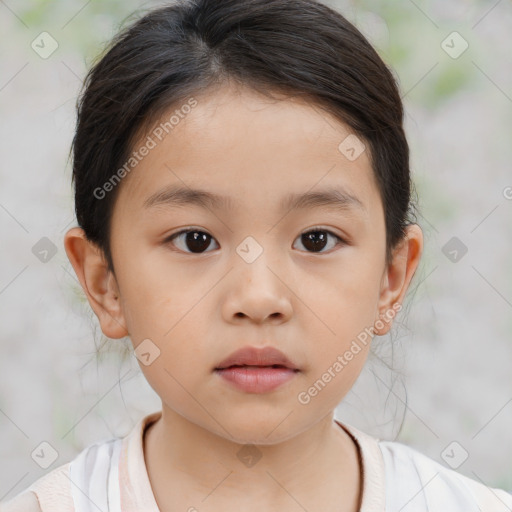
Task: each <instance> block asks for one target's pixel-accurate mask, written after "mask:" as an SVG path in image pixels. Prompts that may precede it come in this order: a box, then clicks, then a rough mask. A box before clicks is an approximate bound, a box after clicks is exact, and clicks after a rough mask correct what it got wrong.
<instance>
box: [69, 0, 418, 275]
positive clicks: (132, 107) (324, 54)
mask: <svg viewBox="0 0 512 512" xmlns="http://www.w3.org/2000/svg"><path fill="white" fill-rule="evenodd" d="M228 82H234V83H237V84H240V85H242V86H245V87H249V88H252V89H253V90H256V91H258V92H260V93H262V94H265V95H267V96H269V97H271V98H273V97H274V96H273V93H280V94H283V93H284V94H285V95H287V96H290V97H291V96H298V95H300V96H303V97H304V98H305V99H307V100H308V101H310V102H311V104H312V105H314V106H317V107H319V108H322V109H325V110H326V111H327V112H329V113H330V114H331V115H334V116H335V117H337V118H338V119H339V120H340V121H341V122H344V123H346V124H347V125H348V126H349V127H350V128H351V130H353V132H354V134H355V135H356V136H357V137H359V138H360V139H361V140H362V141H363V142H364V143H365V145H366V147H367V151H368V153H369V157H370V161H371V163H372V168H373V171H374V174H375V178H376V183H377V184H378V187H379V191H380V195H381V198H382V202H383V206H384V215H385V225H386V257H387V260H388V261H390V257H391V254H392V249H393V248H394V247H395V246H396V245H397V243H398V242H400V241H401V240H402V239H403V238H404V236H405V228H406V226H407V225H408V224H409V223H411V222H413V220H411V216H412V215H413V210H414V208H415V205H414V203H413V202H412V201H411V194H412V192H413V183H412V181H411V178H410V170H409V146H408V143H407V140H406V136H405V133H404V129H403V114H404V113H403V106H402V102H401V98H400V94H399V90H398V86H397V84H396V82H395V79H394V77H393V75H392V73H391V71H390V70H389V69H388V68H387V66H386V65H385V63H384V62H383V61H382V60H381V58H380V57H379V56H378V54H377V53H376V51H375V50H374V49H373V47H372V46H371V44H370V43H369V42H368V41H367V40H366V38H365V37H364V36H363V35H362V34H361V33H360V32H359V30H357V28H356V27H354V26H353V25H352V24H351V23H350V22H349V21H348V20H346V19H345V18H344V17H343V16H342V15H341V14H340V13H339V12H337V11H334V10H333V9H331V8H329V7H327V6H326V5H323V4H322V3H320V2H318V1H316V0H181V1H177V2H174V3H172V4H169V5H166V6H164V7H161V8H158V9H154V10H152V11H150V12H149V13H147V14H146V15H144V16H143V17H142V18H140V19H138V20H136V21H135V22H133V23H132V24H131V25H130V26H128V27H127V28H125V29H123V30H122V31H121V32H119V33H118V34H117V35H116V36H115V37H114V39H113V40H112V41H111V43H110V45H109V47H108V49H107V51H106V52H105V53H104V55H103V56H102V57H101V58H100V59H99V60H98V61H97V63H96V64H95V65H94V66H93V67H92V68H91V69H90V71H89V73H88V74H87V76H86V78H85V81H84V85H83V89H82V92H81V94H80V96H79V99H78V102H77V114H78V116H77V126H76V132H75V136H74V139H73V143H72V147H71V150H72V152H73V176H72V181H74V185H75V212H76V217H77V221H78V224H79V226H80V227H81V228H82V229H83V230H84V232H85V234H86V236H87V238H88V240H90V241H91V242H93V243H94V244H96V245H97V246H98V247H99V248H100V249H101V250H102V252H103V254H104V256H105V259H106V262H107V263H108V265H109V270H110V271H112V272H113V273H114V265H113V261H112V254H111V247H110V226H111V217H112V212H113V208H114V204H115V201H116V197H117V195H118V193H119V189H120V186H122V184H120V185H118V186H117V187H114V188H113V190H112V191H111V192H109V193H107V194H106V195H105V197H103V198H101V199H98V198H97V197H96V195H95V193H94V191H95V190H96V189H97V188H98V187H101V186H102V185H103V184H104V183H106V182H107V181H108V180H109V178H111V177H112V175H113V174H114V173H115V172H116V170H118V169H119V168H121V167H122V166H123V164H124V163H125V162H126V160H127V158H129V155H130V152H131V151H132V149H133V147H132V146H133V144H134V142H135V141H136V140H137V137H139V136H140V135H141V134H144V133H145V130H147V129H148V127H150V126H151V125H152V123H154V122H155V121H156V120H158V119H159V118H160V117H161V116H163V114H164V113H166V112H167V111H168V110H169V109H170V108H171V107H173V106H175V105H178V104H180V103H186V102H187V100H188V99H189V98H190V97H192V96H194V95H200V94H204V93H207V92H208V90H210V89H211V90H212V91H213V90H214V89H215V88H218V87H222V86H223V85H225V84H227V83H228ZM170 136H172V134H171V135H170ZM340 142H341V141H340ZM114 275H115V273H114Z"/></svg>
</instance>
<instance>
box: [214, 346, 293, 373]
mask: <svg viewBox="0 0 512 512" xmlns="http://www.w3.org/2000/svg"><path fill="white" fill-rule="evenodd" d="M231 367H275V368H288V369H290V370H294V371H300V369H299V368H298V367H297V365H296V364H295V363H294V362H293V361H291V360H290V359H289V358H288V357H286V356H285V354H283V353H282V352H281V351H280V350H278V349H276V348H274V347H263V348H255V347H244V348H241V349H239V350H237V351H235V352H233V353H232V354H231V355H230V356H228V357H227V358H226V359H224V360H223V361H221V362H220V363H219V364H218V365H217V366H216V367H215V368H214V369H215V370H224V369H226V368H231Z"/></svg>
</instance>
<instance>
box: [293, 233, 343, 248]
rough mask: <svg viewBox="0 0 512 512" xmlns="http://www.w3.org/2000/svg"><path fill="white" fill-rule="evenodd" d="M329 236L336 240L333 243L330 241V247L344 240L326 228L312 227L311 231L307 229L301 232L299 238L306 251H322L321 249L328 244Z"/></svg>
mask: <svg viewBox="0 0 512 512" xmlns="http://www.w3.org/2000/svg"><path fill="white" fill-rule="evenodd" d="M329 237H333V238H334V239H336V240H338V242H336V241H335V242H334V245H333V244H332V243H331V244H330V246H331V248H332V247H336V246H337V245H343V244H344V243H345V241H344V240H343V239H342V238H340V237H339V236H338V235H335V234H334V233H332V232H331V231H328V230H326V229H313V230H311V231H307V232H305V233H302V235H300V237H299V239H300V241H301V243H302V245H303V246H304V247H305V249H306V250H307V251H308V252H322V251H323V249H324V248H325V247H326V246H328V245H329ZM323 252H326V251H323Z"/></svg>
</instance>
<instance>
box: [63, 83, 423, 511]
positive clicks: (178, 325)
mask: <svg viewBox="0 0 512 512" xmlns="http://www.w3.org/2000/svg"><path fill="white" fill-rule="evenodd" d="M196 99H197V100H198V105H197V106H196V107H195V108H194V109H193V110H192V111H191V113H189V114H188V115H187V116H186V117H185V119H183V120H182V121H181V122H180V123H179V124H178V125H177V126H176V127H175V128H174V130H173V131H172V132H171V133H170V134H169V135H168V136H167V137H165V138H164V139H163V140H162V141H161V142H159V144H158V145H157V147H156V148H154V149H152V150H151V151H150V152H149V155H147V156H146V157H145V158H144V159H143V160H142V161H141V162H140V163H139V164H138V165H137V167H136V168H135V169H134V170H133V171H132V172H131V174H129V175H127V176H126V177H125V178H124V179H123V181H122V183H121V185H120V186H121V190H120V191H119V196H118V199H117V202H116V205H115V209H114V214H113V219H112V239H111V246H112V255H113V261H114V269H115V276H114V275H113V274H112V273H109V272H108V271H107V266H106V263H105V260H104V258H103V257H102V254H101V251H99V250H98V248H97V247H96V246H94V245H93V244H90V243H89V242H88V241H87V240H86V239H85V237H84V233H83V231H82V230H81V229H80V228H72V229H70V230H69V231H68V232H67V234H66V236H65V248H66V252H67V254H68V257H69V260H70V262H71V263H72V265H73V267H74V269H75V272H76V274H77V276H78V278H79V280H80V283H81V285H82V287H83V289H84V291H85V293H86V295H87V297H88V300H89V302H90V304H91V307H92V308H93V310H94V312H95V314H96V315H97V317H98V319H99V322H100V324H101V329H102V331H103V333H104V334H105V335H106V336H108V337H110V338H121V337H124V336H127V335H129V336H130V338H131V341H132V343H133V346H134V348H136V347H137V346H138V345H139V344H140V343H141V342H142V341H143V340H145V339H147V338H149V339H150V340H151V341H152V343H154V344H155V345H156V346H157V347H158V348H159V350H160V355H159V357H157V358H156V359H155V360H154V361H153V362H152V363H151V364H150V365H148V366H146V365H143V364H140V367H141V370H142V371H143V373H144V375H145V377H146V379H147V380H148V382H149V384H150V385H151V386H152V388H153V389H154V390H155V392H156V393H157V394H158V395H159V396H160V398H161V400H162V417H161V418H160V419H159V420H158V421H157V422H156V423H154V424H153V425H152V426H151V427H150V428H149V429H148V430H147V431H146V435H145V438H144V454H145V460H146V466H147V469H148V475H149V479H150V482H151V486H152V488H153V492H154V495H155V498H156V501H157V503H158V506H159V508H160V509H161V510H163V511H165V510H189V509H190V507H196V508H197V510H199V511H201V512H202V511H217V510H223V511H231V510H233V511H234V510H237V511H239V510H241V509H242V510H245V511H249V512H251V511H256V510H258V511H261V510H267V511H270V512H272V511H278V510H280V511H282V510H286V511H295V510H297V511H299V510H303V508H302V507H304V508H306V509H307V510H332V511H334V510H336V511H338V512H340V511H356V510H358V504H359V499H360V491H361V485H362V482H361V479H360V476H359V469H360V468H359V462H358V455H357V448H356V445H355V444H354V441H353V440H352V438H351V437H350V436H349V435H348V434H347V433H346V432H345V430H343V429H342V428H340V426H339V425H337V424H336V423H334V421H333V417H334V416H333V415H334V409H335V408H336V406H337V405H338V404H339V402H340V401H341V400H342V399H343V397H344V396H345V395H346V394H347V393H348V391H349V390H350V388H351V386H352V385H353V383H354V382H355V380H356V379H357V377H358V376H359V374H360V372H361V370H362V368H363V366H364V363H365V360H366V357H367V355H368V351H369V348H370V343H368V344H367V345H366V347H363V349H362V350H361V351H360V352H359V353H358V354H357V355H356V356H354V358H353V359H352V360H351V361H350V362H349V363H348V364H347V365H346V366H345V367H344V368H343V370H342V371H341V372H339V373H338V374H337V375H336V377H335V378H333V379H332V380H331V381H330V382H329V383H328V384H327V385H326V386H325V387H324V389H323V390H322V391H321V392H319V393H318V394H317V396H315V397H314V398H312V399H311V400H310V402H309V403H308V404H301V403H300V402H299V401H298V399H297V396H298V394H299V393H300V392H303V391H307V390H308V388H310V387H311V386H312V384H313V383H314V382H315V381H316V380H317V379H319V378H320V377H321V376H322V374H324V373H325V372H326V371H327V370H328V368H329V367H332V365H333V363H334V362H335V361H336V360H337V357H338V356H339V355H342V354H344V352H345V351H346V350H347V349H348V348H349V347H350V345H351V343H352V341H353V340H354V339H355V338H356V336H357V335H358V334H359V333H361V332H362V331H363V330H364V329H365V327H366V328H368V327H370V326H373V325H374V323H375V322H376V320H378V319H379V318H382V316H383V315H384V314H385V313H386V312H387V311H389V310H391V309H392V306H393V304H395V303H401V302H402V300H403V298H404V295H405V293H406V291H407V289H408V287H409V284H410V281H411V279H412V277H413V275H414V272H415V270H416V268H417V266H418V264H419V261H420V257H421V253H422V248H423V236H422V232H421V229H420V228H419V226H417V225H411V226H409V227H408V230H407V236H406V238H405V239H404V240H403V241H402V243H401V244H399V245H398V246H397V247H396V248H395V251H394V254H393V260H392V261H391V262H390V263H389V264H386V261H385V224H384V211H383V206H382V202H381V200H380V195H379V191H378V188H377V184H376V182H375V179H374V175H373V171H372V168H371V165H370V160H369V156H368V154H367V151H365V152H363V153H362V154H361V155H360V156H359V158H357V159H356V160H354V161H350V160H349V159H347V158H346V157H345V156H344V155H343V154H342V153H341V152H340V151H339V150H338V146H339V144H340V143H341V142H342V141H343V140H344V139H345V138H346V137H347V135H349V134H350V130H349V128H348V127H347V126H346V125H345V124H343V123H341V122H340V121H339V120H337V119H336V118H334V117H331V116H330V115H328V114H327V113H326V112H324V111H322V110H320V109H319V108H318V107H315V106H313V105H311V104H308V103H306V102H304V101H302V100H299V99H289V98H288V99H286V98H282V101H272V100H270V99H268V98H265V97H262V96H260V95H258V94H257V93H255V92H253V91H249V90H246V89H237V88H235V87H233V86H231V87H227V86H226V87H224V88H222V89H219V90H217V91H216V92H213V93H212V92H210V93H209V94H208V95H204V96H197V97H196ZM174 110H175V109H174V108H173V109H172V111H174ZM168 117H169V116H163V118H165V119H168ZM141 140H145V137H144V138H143V139H141ZM137 147H139V146H138V145H137ZM169 184H181V185H184V184H185V185H186V186H187V187H191V188H196V187H197V188H202V189H206V190H208V191H211V192H215V193H218V194H223V195H228V196H230V197H231V198H232V202H233V210H232V211H228V210H222V209H219V210H216V209H201V208H199V207H198V206H196V205H187V206H180V207H176V206H174V207H172V206H159V207H156V208H154V209H144V208H143V203H144V201H145V199H146V198H148V197H149V196H150V195H151V194H153V193H154V192H156V191H158V190H160V189H161V188H163V187H164V186H166V185H169ZM328 186H342V187H343V188H344V189H345V190H347V191H349V192H350V193H351V194H353V195H355V196H356V197H357V198H359V200H360V201H361V202H362V203H363V205H364V207H365V210H364V211H363V210H357V209H352V210H347V209H339V210H334V209H326V208H324V207H316V208H314V209H311V210H304V211H301V210H297V211H289V212H282V211H281V209H280V201H281V198H283V197H284V196H286V195H287V194H289V193H290V192H296V193H303V192H307V191H310V190H313V191H314V190H316V189H320V188H324V187H328ZM318 227H320V228H321V229H323V230H329V231H331V232H332V233H334V234H335V235H337V236H340V237H341V238H342V239H345V240H348V241H349V243H347V244H345V245H336V242H338V240H337V239H336V238H335V237H332V235H330V238H329V241H328V244H327V246H326V247H325V248H323V249H322V250H321V252H314V251H313V250H312V249H311V246H306V245H304V244H303V243H302V241H301V236H300V235H301V234H303V233H305V232H307V231H308V230H311V228H318ZM185 228H196V229H200V230H201V231H203V232H205V233H207V234H209V235H211V237H212V238H210V239H208V240H209V241H210V244H209V245H207V244H208V241H207V242H206V244H205V246H204V247H205V248H206V249H205V250H206V252H203V253H200V254H198V253H194V252H191V248H190V245H187V244H186V243H185V242H186V239H185V236H181V237H179V238H178V239H174V242H170V241H167V242H165V241H164V239H165V238H166V237H168V236H169V235H171V234H173V233H176V232H178V231H180V230H181V229H185ZM247 236H251V237H253V238H254V239H255V240H256V241H257V243H258V244H259V245H260V246H261V247H262V249H263V252H262V254H261V255H260V256H259V257H258V258H257V259H256V260H255V261H253V262H252V263H247V262H246V261H245V260H244V259H243V258H241V257H240V256H239V254H238V253H237V252H236V249H237V247H238V246H239V245H240V244H241V242H242V241H243V240H244V239H245V238H246V237H247ZM192 250H193V247H192ZM392 323H393V322H392V321H388V322H384V326H383V327H382V328H381V329H377V330H376V334H377V335H383V334H386V333H387V332H388V331H389V329H390V328H391V326H392ZM246 345H252V346H255V347H261V346H266V345H272V346H275V347H277V348H279V349H280V350H281V351H283V352H284V353H285V354H286V355H287V356H288V357H289V358H290V359H292V360H293V361H294V362H295V363H296V364H297V365H298V366H299V368H300V370H301V371H300V372H299V373H297V374H296V376H295V377H294V378H293V379H292V380H291V381H289V382H287V383H286V384H284V385H283V386H281V387H280V388H278V389H277V390H275V391H273V392H271V393H264V394H254V393H245V392H242V391H240V390H238V389H235V388H234V387H232V386H231V385H230V384H229V383H228V382H226V381H224V379H222V378H220V377H219V376H218V375H217V374H215V373H214V372H213V371H212V369H213V368H214V367H215V366H216V365H218V363H220V361H221V360H222V359H224V358H225V357H227V356H228V355H230V354H231V353H232V352H233V351H234V350H236V349H238V348H241V347H243V346H246ZM245 444H254V445H256V447H257V450H258V451H259V454H261V459H260V460H259V461H258V462H257V463H256V464H255V465H254V466H252V467H247V466H246V465H245V464H243V463H242V462H241V461H240V460H239V458H238V457H237V452H238V451H239V450H240V448H241V447H242V446H243V445H245ZM169 482H172V485H169ZM221 482H222V483H221ZM219 484H220V485H219ZM190 510H192V509H190Z"/></svg>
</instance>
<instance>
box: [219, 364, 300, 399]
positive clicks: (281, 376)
mask: <svg viewBox="0 0 512 512" xmlns="http://www.w3.org/2000/svg"><path fill="white" fill-rule="evenodd" d="M215 371H216V373H218V374H219V375H220V376H221V377H223V378H224V379H226V380H227V381H229V382H230V383H231V384H233V385H234V386H235V387H237V388H238V389H240V390H242V391H245V392H247V393H268V392H270V391H273V390H274V389H276V388H278V387H279V386H282V385H283V384H284V383H285V382H288V381H289V380H291V379H293V377H294V376H295V374H296V373H298V371H297V370H292V369H290V368H272V367H270V366H261V367H255V366H253V367H249V366H244V367H240V366H238V367H231V368H224V369H222V370H215Z"/></svg>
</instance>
